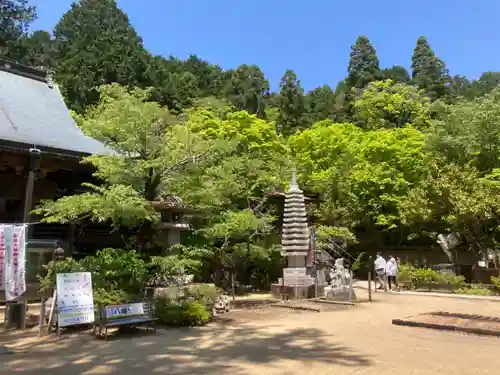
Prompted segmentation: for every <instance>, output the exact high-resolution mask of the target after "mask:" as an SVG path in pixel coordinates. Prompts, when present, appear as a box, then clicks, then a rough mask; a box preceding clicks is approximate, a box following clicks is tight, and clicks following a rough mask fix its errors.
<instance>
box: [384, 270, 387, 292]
mask: <svg viewBox="0 0 500 375" xmlns="http://www.w3.org/2000/svg"><path fill="white" fill-rule="evenodd" d="M384 292H387V274H385V273H384Z"/></svg>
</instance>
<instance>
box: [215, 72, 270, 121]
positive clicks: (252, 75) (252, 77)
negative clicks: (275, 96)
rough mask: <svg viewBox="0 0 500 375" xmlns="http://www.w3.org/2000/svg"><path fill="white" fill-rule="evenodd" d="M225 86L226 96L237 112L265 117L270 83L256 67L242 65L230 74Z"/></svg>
mask: <svg viewBox="0 0 500 375" xmlns="http://www.w3.org/2000/svg"><path fill="white" fill-rule="evenodd" d="M228 75H229V78H228V80H227V82H226V84H225V90H224V93H225V96H226V98H227V99H228V100H229V101H230V102H231V103H232V104H233V106H234V107H235V108H236V110H245V111H247V112H248V113H251V114H256V115H257V116H258V117H263V115H264V111H265V109H266V108H265V104H266V100H265V98H266V97H267V96H268V95H269V82H268V81H267V79H266V78H265V76H264V73H262V71H261V70H260V69H259V67H258V66H256V65H245V64H243V65H240V66H239V67H238V68H236V70H234V71H230V72H228Z"/></svg>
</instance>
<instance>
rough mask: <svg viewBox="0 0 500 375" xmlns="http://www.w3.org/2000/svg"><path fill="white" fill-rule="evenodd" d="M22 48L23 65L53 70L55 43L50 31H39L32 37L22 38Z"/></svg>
mask: <svg viewBox="0 0 500 375" xmlns="http://www.w3.org/2000/svg"><path fill="white" fill-rule="evenodd" d="M21 47H22V49H23V56H22V58H21V60H20V61H21V62H22V63H23V64H26V65H29V66H35V67H44V68H53V67H54V59H53V48H54V41H53V39H52V36H51V35H50V33H49V32H48V31H45V30H37V31H35V32H33V33H32V34H31V35H29V36H27V37H24V38H22V40H21Z"/></svg>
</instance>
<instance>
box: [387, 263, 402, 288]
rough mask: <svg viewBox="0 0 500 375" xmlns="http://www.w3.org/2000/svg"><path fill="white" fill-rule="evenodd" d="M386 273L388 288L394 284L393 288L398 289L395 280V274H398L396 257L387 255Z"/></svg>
mask: <svg viewBox="0 0 500 375" xmlns="http://www.w3.org/2000/svg"><path fill="white" fill-rule="evenodd" d="M385 272H386V274H387V283H388V286H389V290H392V285H393V284H394V287H395V290H398V288H399V287H398V280H397V275H398V262H397V261H396V259H395V258H394V257H393V256H392V255H389V260H388V261H387V266H386V270H385Z"/></svg>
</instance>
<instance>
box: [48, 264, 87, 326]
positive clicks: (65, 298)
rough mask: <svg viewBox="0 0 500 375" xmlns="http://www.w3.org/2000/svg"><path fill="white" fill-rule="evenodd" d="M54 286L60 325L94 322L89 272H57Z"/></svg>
mask: <svg viewBox="0 0 500 375" xmlns="http://www.w3.org/2000/svg"><path fill="white" fill-rule="evenodd" d="M56 288H57V289H56V290H57V311H58V317H57V319H58V322H59V326H60V327H66V326H70V325H75V324H86V323H93V322H94V298H93V295H92V276H91V274H90V272H73V273H58V274H57V286H56Z"/></svg>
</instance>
